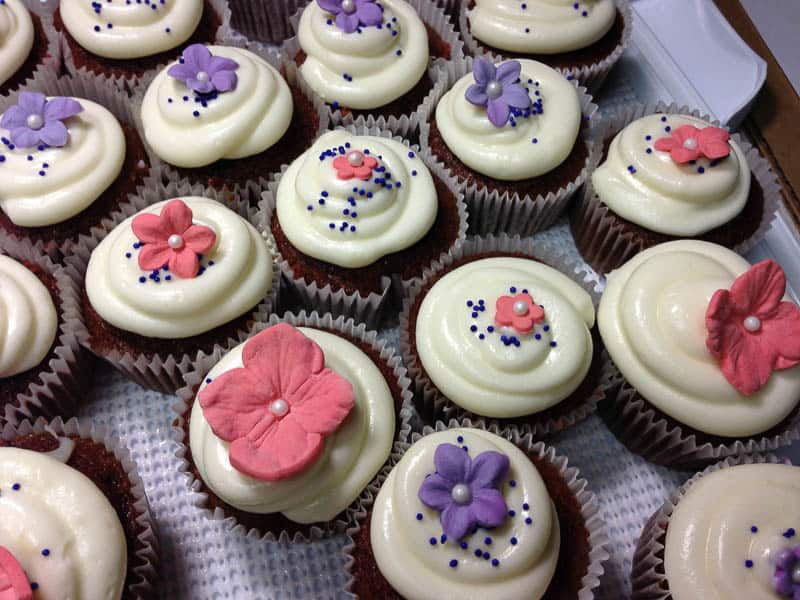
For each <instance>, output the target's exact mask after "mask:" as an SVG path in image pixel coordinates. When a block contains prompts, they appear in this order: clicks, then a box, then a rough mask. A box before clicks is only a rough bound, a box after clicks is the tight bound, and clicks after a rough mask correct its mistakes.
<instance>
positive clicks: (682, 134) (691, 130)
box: [672, 125, 700, 146]
mask: <svg viewBox="0 0 800 600" xmlns="http://www.w3.org/2000/svg"><path fill="white" fill-rule="evenodd" d="M699 135H700V130H699V129H698V128H697V127H694V126H692V125H681V126H680V127H678V128H677V129H676V130H674V131H673V132H672V137H674V138H675V141H676V142H677V145H679V146H682V145H683V142H685V141H686V140H688V139H689V138H694V139H695V140H697V138H698V137H699Z"/></svg>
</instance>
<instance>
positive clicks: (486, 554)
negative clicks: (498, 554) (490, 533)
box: [483, 552, 492, 560]
mask: <svg viewBox="0 0 800 600" xmlns="http://www.w3.org/2000/svg"><path fill="white" fill-rule="evenodd" d="M491 556H492V555H491V554H489V553H488V552H484V553H483V560H489V558H491Z"/></svg>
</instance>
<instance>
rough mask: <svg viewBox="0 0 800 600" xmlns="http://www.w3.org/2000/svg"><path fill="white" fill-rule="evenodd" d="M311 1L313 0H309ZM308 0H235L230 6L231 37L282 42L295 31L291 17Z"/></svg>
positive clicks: (275, 42)
mask: <svg viewBox="0 0 800 600" xmlns="http://www.w3.org/2000/svg"><path fill="white" fill-rule="evenodd" d="M311 1H313V0H311ZM308 3H309V0H281V1H280V2H277V1H275V2H264V0H236V1H235V2H234V3H233V6H231V20H230V27H229V30H228V31H227V32H226V34H227V35H228V36H230V37H239V38H242V39H248V40H253V41H257V42H262V43H266V44H281V43H282V42H283V41H284V40H286V39H288V38H290V37H292V36H293V35H294V29H293V28H292V25H291V22H290V20H291V18H292V15H294V14H295V13H296V12H297V11H298V10H299V9H300V8H302V7H304V6H305V5H306V4H308Z"/></svg>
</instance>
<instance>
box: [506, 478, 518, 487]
mask: <svg viewBox="0 0 800 600" xmlns="http://www.w3.org/2000/svg"><path fill="white" fill-rule="evenodd" d="M508 485H510V486H511V487H517V482H516V481H514V480H513V479H512V480H511V481H509V482H508Z"/></svg>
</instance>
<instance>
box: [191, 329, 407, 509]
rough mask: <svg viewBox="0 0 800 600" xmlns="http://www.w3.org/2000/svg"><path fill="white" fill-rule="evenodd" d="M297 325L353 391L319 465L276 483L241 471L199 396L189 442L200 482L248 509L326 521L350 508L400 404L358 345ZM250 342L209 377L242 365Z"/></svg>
mask: <svg viewBox="0 0 800 600" xmlns="http://www.w3.org/2000/svg"><path fill="white" fill-rule="evenodd" d="M298 329H299V331H301V332H302V333H303V334H304V335H306V336H307V337H309V338H311V339H312V340H314V341H315V342H316V343H317V344H319V346H320V347H321V348H322V351H323V352H324V353H325V366H326V367H328V368H330V369H332V370H334V371H336V373H338V374H339V375H341V376H342V377H344V378H345V379H347V381H349V382H350V384H351V385H352V386H353V392H354V397H355V405H354V406H353V409H352V410H351V412H350V415H349V416H348V417H347V419H346V420H345V422H344V423H343V424H342V425H341V426H340V427H339V429H337V430H336V432H335V433H333V434H332V435H330V436H328V437H326V438H325V447H324V449H323V451H322V453H321V454H320V456H319V458H317V460H316V461H315V462H314V464H313V465H311V466H310V467H309V468H308V469H307V470H305V471H303V472H302V473H300V474H298V475H296V476H294V477H291V478H289V479H285V480H282V481H272V482H268V481H259V480H257V479H254V478H252V477H249V476H248V475H245V474H243V473H241V472H239V471H237V470H236V469H234V468H233V467H232V466H231V464H230V460H229V458H228V448H229V447H230V444H229V443H228V442H225V441H223V440H221V439H220V438H218V437H217V436H216V435H214V432H213V431H211V426H210V425H209V424H208V421H206V419H205V416H204V415H203V409H202V407H201V406H200V404H199V402H197V401H195V404H194V406H193V407H192V416H191V421H190V424H189V443H190V446H191V449H192V457H193V459H194V463H195V466H196V467H197V470H198V471H199V473H200V476H201V477H202V478H203V481H205V483H206V485H208V487H210V488H211V489H212V490H213V491H214V493H215V494H216V495H218V496H219V497H220V498H222V499H223V500H224V501H225V502H227V503H228V504H230V505H232V506H235V507H236V508H239V509H241V510H245V511H247V512H251V513H274V512H281V513H283V514H284V515H285V516H286V517H287V518H288V519H291V520H292V521H295V522H297V523H315V522H320V521H329V520H330V519H333V518H334V517H335V516H336V515H337V514H339V513H340V512H342V511H343V510H344V509H346V508H347V507H348V506H349V505H350V503H351V502H352V501H353V500H355V499H356V498H357V497H358V496H359V494H361V492H362V490H363V489H364V487H366V485H367V484H368V483H369V482H370V481H372V479H373V478H374V477H375V474H376V473H377V472H378V471H379V470H380V468H381V467H382V466H383V464H384V463H385V462H386V459H387V458H388V457H389V453H390V452H391V449H392V441H393V439H394V430H395V409H394V399H393V398H392V394H391V392H390V390H389V386H388V384H387V383H386V380H385V379H384V378H383V375H382V374H381V372H380V370H379V369H378V367H377V366H376V365H375V363H373V362H372V360H371V359H370V358H369V357H368V356H367V355H366V354H364V352H362V351H361V350H360V349H359V348H358V347H356V346H355V345H353V344H351V343H350V342H348V341H347V340H345V339H344V338H341V337H339V336H338V335H335V334H333V333H328V332H325V331H320V330H318V329H309V328H305V327H301V328H298ZM245 344H246V342H245ZM245 344H240V345H239V346H237V347H236V348H234V349H233V350H231V351H230V352H229V353H228V354H226V355H225V356H223V357H222V359H221V360H220V361H219V363H217V364H216V365H215V366H214V368H213V369H211V372H210V373H209V374H208V377H209V378H211V379H214V378H216V377H219V376H220V375H221V374H222V373H224V372H226V371H229V370H231V369H235V368H238V367H241V366H242V350H243V348H244V345H245ZM205 385H206V384H205V383H204V384H203V386H202V387H201V388H200V391H202V389H203V388H204V387H205Z"/></svg>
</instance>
